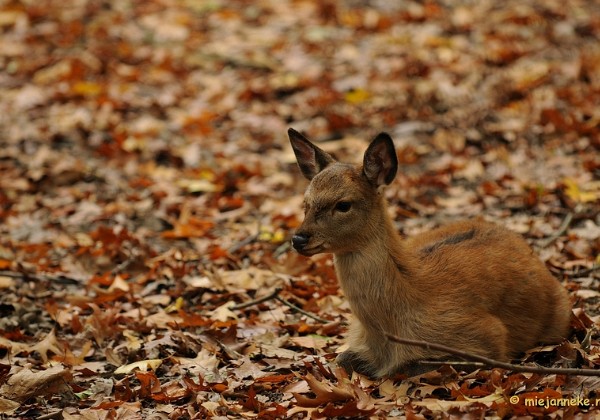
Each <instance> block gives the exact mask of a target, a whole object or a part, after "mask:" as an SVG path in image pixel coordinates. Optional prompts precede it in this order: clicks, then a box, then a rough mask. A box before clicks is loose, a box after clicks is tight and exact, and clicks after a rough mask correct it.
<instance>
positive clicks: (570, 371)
mask: <svg viewBox="0 0 600 420" xmlns="http://www.w3.org/2000/svg"><path fill="white" fill-rule="evenodd" d="M385 336H386V337H387V338H388V340H390V341H393V342H394V343H398V344H405V345H409V346H417V347H421V348H425V349H428V350H437V351H441V352H444V353H448V354H452V355H454V356H459V357H462V358H463V359H466V360H470V361H474V362H479V363H482V364H484V365H485V366H487V367H495V368H501V369H506V370H512V371H513V372H528V373H538V374H541V375H575V376H600V369H577V368H547V367H543V366H524V365H514V364H512V363H507V362H501V361H499V360H494V359H490V358H489V357H485V356H480V355H478V354H473V353H469V352H466V351H463V350H458V349H455V348H452V347H448V346H444V345H443V344H436V343H430V342H428V341H422V340H412V339H409V338H402V337H397V336H395V335H392V334H387V333H386V334H385ZM446 364H448V365H452V363H451V362H446Z"/></svg>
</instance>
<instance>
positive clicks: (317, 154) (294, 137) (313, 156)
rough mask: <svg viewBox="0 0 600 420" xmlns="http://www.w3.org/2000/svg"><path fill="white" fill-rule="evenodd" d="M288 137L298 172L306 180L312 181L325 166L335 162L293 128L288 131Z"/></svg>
mask: <svg viewBox="0 0 600 420" xmlns="http://www.w3.org/2000/svg"><path fill="white" fill-rule="evenodd" d="M288 136H289V138H290V143H292V149H294V154H295V155H296V160H297V161H298V166H299V167H300V171H302V174H303V175H304V176H305V177H306V178H307V179H309V180H311V179H313V178H314V177H315V176H316V175H317V174H318V173H319V172H321V171H322V170H323V169H325V167H326V166H327V165H330V164H332V163H333V162H335V159H334V158H333V157H332V156H331V155H330V154H329V153H327V152H325V151H323V150H321V149H319V148H318V147H317V146H315V145H314V144H312V143H311V142H310V141H309V140H308V139H307V138H306V137H304V136H303V135H302V134H300V133H299V132H297V131H296V130H294V129H293V128H290V129H289V130H288Z"/></svg>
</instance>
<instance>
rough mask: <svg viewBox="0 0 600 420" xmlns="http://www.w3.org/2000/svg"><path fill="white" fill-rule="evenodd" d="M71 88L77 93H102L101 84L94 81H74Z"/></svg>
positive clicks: (95, 94)
mask: <svg viewBox="0 0 600 420" xmlns="http://www.w3.org/2000/svg"><path fill="white" fill-rule="evenodd" d="M71 90H72V92H73V93H75V94H77V95H83V96H97V95H99V94H100V93H102V86H100V85H99V84H98V83H94V82H76V83H75V84H74V85H73V87H72V88H71Z"/></svg>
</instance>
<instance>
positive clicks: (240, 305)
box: [229, 287, 283, 311]
mask: <svg viewBox="0 0 600 420" xmlns="http://www.w3.org/2000/svg"><path fill="white" fill-rule="evenodd" d="M282 290H283V289H282V288H281V287H276V288H275V289H273V291H272V292H271V293H269V294H268V295H265V296H261V297H259V298H256V299H252V300H249V301H248V302H244V303H238V304H237V305H233V306H231V307H229V309H230V310H232V311H235V310H237V309H245V308H249V307H250V306H253V305H258V304H260V303H263V302H266V301H267V300H271V299H275V298H276V297H277V295H279V293H280V292H281V291H282Z"/></svg>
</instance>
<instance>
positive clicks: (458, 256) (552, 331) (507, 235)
mask: <svg viewBox="0 0 600 420" xmlns="http://www.w3.org/2000/svg"><path fill="white" fill-rule="evenodd" d="M406 244H407V245H408V248H410V249H412V250H413V252H416V254H417V255H418V257H417V258H418V260H419V262H420V275H419V282H420V283H421V285H422V287H423V290H424V291H426V290H428V291H429V293H431V294H432V296H435V299H432V300H431V306H430V307H429V310H430V311H431V312H432V314H431V315H432V319H433V318H437V317H439V316H443V314H447V313H448V308H449V307H457V306H459V307H463V308H464V309H465V310H464V311H458V312H456V311H455V313H457V314H459V315H458V316H460V315H461V314H464V316H465V317H468V316H474V315H473V314H477V313H490V314H492V315H494V316H496V317H497V318H499V319H500V320H501V321H502V323H504V325H505V326H506V328H507V330H508V331H509V336H510V339H509V346H510V342H512V343H515V347H513V348H510V347H509V349H508V353H509V354H515V353H518V352H520V351H524V350H526V349H527V348H530V347H533V346H535V345H536V344H537V342H538V341H539V340H541V339H542V337H544V338H546V339H550V340H552V339H555V338H556V339H558V338H560V337H564V336H566V333H567V330H568V326H569V319H570V313H571V312H570V303H569V300H568V296H567V293H566V291H565V290H564V289H563V288H562V286H561V285H560V283H559V282H558V280H556V279H555V278H554V277H553V276H552V275H551V274H550V272H549V271H548V270H547V269H546V267H545V266H544V264H543V263H542V262H541V261H540V260H539V259H538V257H537V255H535V253H534V252H533V250H532V249H531V248H530V247H529V245H528V244H527V243H526V242H525V240H524V239H523V238H522V237H521V236H520V235H518V234H516V233H514V232H511V231H509V230H507V229H505V228H503V227H500V226H497V225H494V224H491V223H487V222H484V221H465V222H459V223H455V224H451V225H448V226H445V227H442V228H439V229H436V230H433V231H429V232H427V233H424V234H422V235H419V236H416V237H414V238H410V239H407V241H406ZM458 321H463V322H468V320H466V319H464V320H457V323H459V324H460V322H458Z"/></svg>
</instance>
